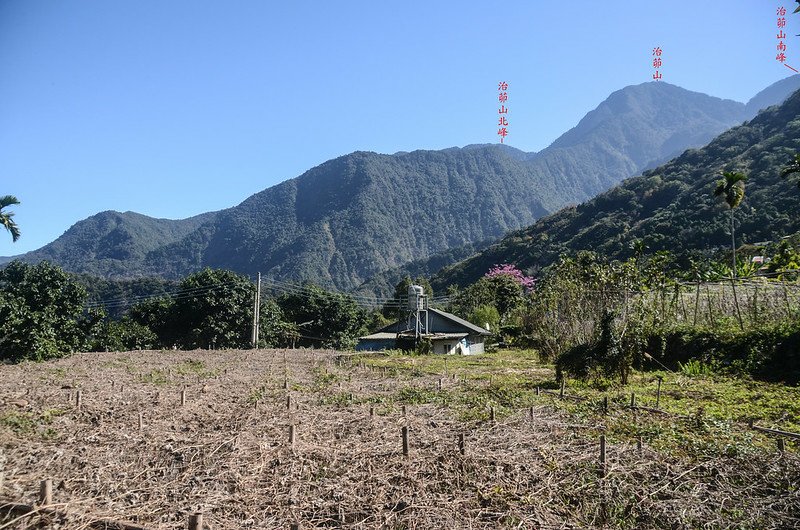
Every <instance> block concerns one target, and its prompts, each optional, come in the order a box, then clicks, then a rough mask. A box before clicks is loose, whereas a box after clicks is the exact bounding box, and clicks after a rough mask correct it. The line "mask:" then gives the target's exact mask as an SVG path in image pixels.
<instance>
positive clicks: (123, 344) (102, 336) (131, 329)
mask: <svg viewBox="0 0 800 530" xmlns="http://www.w3.org/2000/svg"><path fill="white" fill-rule="evenodd" d="M158 343H159V341H158V336H157V335H156V334H155V333H154V332H153V331H152V330H151V329H150V328H148V327H147V326H143V325H142V324H139V323H138V322H134V321H133V320H131V319H130V318H127V317H125V318H122V319H120V320H105V321H103V322H102V323H101V324H100V326H98V329H97V331H96V333H95V335H94V337H93V338H92V340H91V350H92V351H129V350H147V349H152V348H155V347H156V346H157V345H158Z"/></svg>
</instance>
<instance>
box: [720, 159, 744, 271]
mask: <svg viewBox="0 0 800 530" xmlns="http://www.w3.org/2000/svg"><path fill="white" fill-rule="evenodd" d="M722 177H723V178H722V179H720V180H718V181H717V187H716V188H715V189H714V196H715V197H722V199H723V200H724V201H725V204H727V205H728V210H729V211H730V217H731V249H732V250H733V270H734V271H735V270H736V232H735V225H734V217H733V211H734V210H735V209H736V208H738V207H739V205H740V204H741V203H742V200H743V199H744V183H745V182H746V181H747V176H746V175H744V174H743V173H737V172H734V171H723V172H722ZM734 275H735V274H734Z"/></svg>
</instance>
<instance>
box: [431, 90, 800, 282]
mask: <svg viewBox="0 0 800 530" xmlns="http://www.w3.org/2000/svg"><path fill="white" fill-rule="evenodd" d="M797 152H800V92H797V93H795V94H793V95H792V96H790V97H789V98H788V99H787V100H786V101H785V102H784V103H783V104H782V105H780V106H777V107H771V108H769V109H767V110H766V111H763V112H762V113H760V114H759V115H758V116H757V117H756V118H754V119H753V120H752V121H750V122H748V123H745V124H743V125H741V126H739V127H735V128H733V129H731V130H729V131H727V132H725V133H723V134H721V135H720V136H719V137H717V138H716V139H715V140H714V141H713V142H711V143H710V144H709V145H708V146H706V147H704V148H702V149H692V150H689V151H686V152H685V153H684V154H682V155H681V156H679V157H678V158H676V159H674V160H672V161H671V162H669V163H667V164H665V165H663V166H661V167H658V168H656V169H653V170H651V171H647V172H645V173H643V174H642V175H641V176H637V177H633V178H630V179H627V180H626V181H624V182H623V183H622V184H620V185H619V186H617V187H614V188H612V189H611V190H609V191H607V192H605V193H602V194H600V195H599V196H597V197H596V198H594V199H592V200H590V201H587V202H585V203H584V204H581V205H580V206H577V207H570V208H566V209H563V210H561V211H560V212H558V213H556V214H553V215H550V216H548V217H545V218H543V219H540V220H539V221H537V222H536V223H534V224H533V225H532V226H530V227H528V228H525V229H522V230H518V231H515V232H513V233H511V234H509V235H507V236H506V237H504V238H503V239H502V240H501V241H500V242H499V243H497V244H495V245H493V246H491V247H489V248H488V249H486V250H484V251H482V252H480V253H478V254H477V255H475V256H473V257H472V258H470V259H468V260H466V261H463V262H461V263H459V264H456V265H454V266H452V267H449V268H446V269H444V270H443V271H441V272H440V273H439V274H438V275H437V277H436V278H435V279H434V281H433V284H434V287H438V288H440V289H441V288H443V287H444V286H446V285H450V284H461V285H465V284H468V283H470V282H472V281H474V280H476V279H477V278H479V277H480V276H481V275H483V274H484V273H485V272H486V271H487V270H488V268H489V267H491V266H492V265H493V264H495V263H514V264H516V265H517V266H519V267H522V268H525V269H528V270H530V271H534V272H535V271H536V270H538V269H540V268H541V267H544V266H547V265H549V264H551V263H553V262H554V261H555V260H556V259H558V257H559V255H561V254H564V253H568V254H569V253H575V252H577V251H579V250H584V249H588V250H594V251H597V252H600V253H602V254H604V255H606V256H608V257H610V258H619V257H625V256H627V255H629V253H630V252H631V250H630V243H631V242H632V241H634V240H636V239H641V240H642V241H643V242H644V243H645V245H646V246H647V247H649V251H650V252H655V251H658V250H670V251H673V252H681V251H686V250H708V249H714V248H719V247H725V246H727V245H729V244H730V233H729V228H728V219H729V218H728V214H727V211H726V206H724V204H722V203H721V201H720V200H719V199H718V198H716V197H714V196H713V191H714V187H715V181H716V180H717V179H719V178H720V172H721V171H722V170H723V169H725V170H737V171H742V172H744V173H746V174H747V175H748V177H749V178H748V181H747V184H746V195H745V198H744V200H743V202H742V204H741V206H740V207H739V208H738V209H737V210H736V213H735V216H736V234H737V242H738V244H742V243H745V242H760V241H769V240H775V239H778V238H780V237H782V236H784V235H787V234H790V233H793V232H796V231H798V230H800V190H798V188H797V186H796V185H795V184H794V183H790V182H787V181H786V180H784V179H781V178H780V177H779V173H780V170H781V168H782V167H785V166H786V165H788V164H789V163H790V162H791V161H792V157H793V155H794V154H795V153H797Z"/></svg>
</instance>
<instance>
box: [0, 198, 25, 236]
mask: <svg viewBox="0 0 800 530" xmlns="http://www.w3.org/2000/svg"><path fill="white" fill-rule="evenodd" d="M16 204H19V201H18V200H17V198H16V197H14V196H13V195H4V196H2V197H0V224H2V225H3V226H4V227H5V228H6V230H7V231H8V232H9V233H10V234H11V240H12V241H16V240H17V239H19V236H20V232H19V227H18V226H17V223H15V222H14V212H4V211H3V208H8V207H9V206H14V205H16Z"/></svg>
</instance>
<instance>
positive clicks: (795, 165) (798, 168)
mask: <svg viewBox="0 0 800 530" xmlns="http://www.w3.org/2000/svg"><path fill="white" fill-rule="evenodd" d="M794 173H800V154H795V155H794V162H792V163H791V164H789V165H788V166H786V167H785V168H783V169H782V170H781V177H783V178H786V177H788V176H789V175H792V174H794ZM797 187H798V188H800V181H798V182H797Z"/></svg>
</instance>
